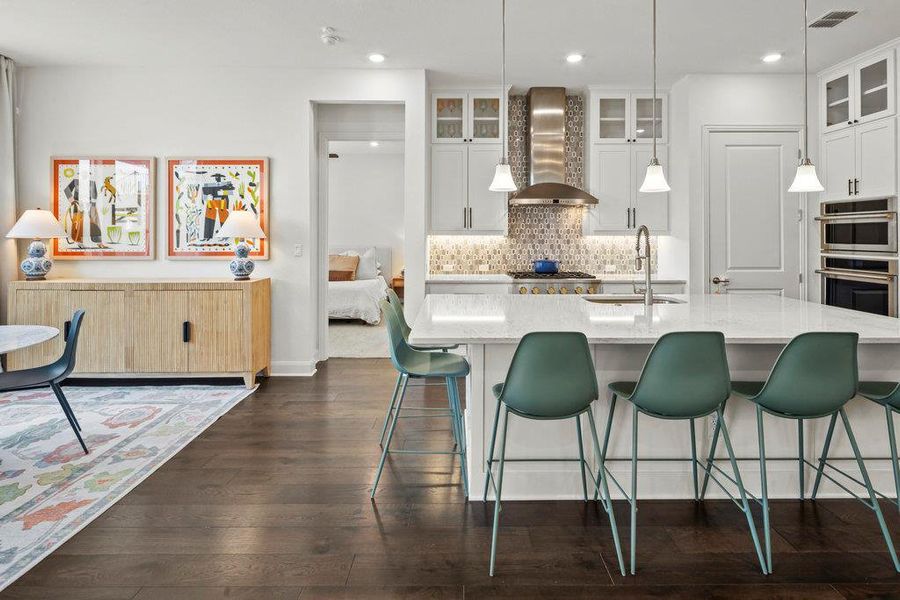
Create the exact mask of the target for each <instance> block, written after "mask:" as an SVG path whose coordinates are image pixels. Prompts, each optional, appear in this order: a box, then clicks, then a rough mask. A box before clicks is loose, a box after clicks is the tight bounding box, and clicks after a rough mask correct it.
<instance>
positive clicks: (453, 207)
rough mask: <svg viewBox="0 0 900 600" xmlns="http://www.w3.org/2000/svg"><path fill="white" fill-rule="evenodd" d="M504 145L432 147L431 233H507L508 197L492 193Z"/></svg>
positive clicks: (448, 145) (447, 145) (503, 194)
mask: <svg viewBox="0 0 900 600" xmlns="http://www.w3.org/2000/svg"><path fill="white" fill-rule="evenodd" d="M501 152H502V149H501V146H500V144H491V145H488V144H484V145H471V146H470V145H464V144H456V145H451V144H446V145H437V144H435V145H433V146H432V147H431V228H430V229H431V232H432V233H444V234H468V235H502V234H504V233H506V210H507V199H506V194H505V193H502V192H492V191H490V190H488V187H489V186H490V184H491V180H492V179H493V177H494V168H495V167H496V166H497V163H498V162H499V161H500V153H501Z"/></svg>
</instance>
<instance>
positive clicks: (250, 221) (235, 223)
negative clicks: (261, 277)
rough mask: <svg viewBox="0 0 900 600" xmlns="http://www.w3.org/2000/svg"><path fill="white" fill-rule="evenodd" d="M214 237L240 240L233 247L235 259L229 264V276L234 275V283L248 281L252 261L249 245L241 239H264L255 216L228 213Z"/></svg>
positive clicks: (241, 211)
mask: <svg viewBox="0 0 900 600" xmlns="http://www.w3.org/2000/svg"><path fill="white" fill-rule="evenodd" d="M216 237H220V238H242V239H241V241H240V243H238V245H237V246H235V247H234V256H235V259H234V260H233V261H231V262H230V263H229V265H228V266H229V267H230V268H231V274H232V275H234V280H235V281H246V280H248V279H250V273H252V272H253V267H254V266H255V265H254V264H253V259H251V258H248V257H249V256H250V245H249V244H247V242H245V241H244V240H243V238H258V239H260V238H264V237H266V234H265V232H263V230H262V227H260V226H259V221H257V220H256V215H255V214H253V213H252V212H250V211H249V210H234V211H231V213H229V215H228V218H227V219H225V222H224V223H222V226H221V227H220V228H219V231H218V233H216Z"/></svg>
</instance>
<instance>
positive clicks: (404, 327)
mask: <svg viewBox="0 0 900 600" xmlns="http://www.w3.org/2000/svg"><path fill="white" fill-rule="evenodd" d="M387 298H388V302H390V305H391V307H393V308H394V309H395V311H394V312H395V313H396V315H397V318H398V319H399V320H400V332H401V333H402V335H403V339H405V340H407V341H408V340H409V332H410V331H412V328H410V326H409V324H408V323H407V322H406V317H405V316H404V315H403V301H402V300H400V297H399V296H397V292H395V291H394V290H392V289H390V288H388V291H387ZM385 318H387V316H385ZM410 347H411V348H413V349H415V350H426V351H430V352H436V351H440V352H447V351H449V350H455V349H456V348H459V344H454V345H450V346H412V345H410ZM402 379H403V374H402V373H397V382H396V383H395V384H394V392H393V394H391V402H390V404H388V409H387V411H385V414H384V422H383V423H382V424H381V436H380V437H379V438H378V445H379V446H380V447H381V448H384V434H385V433H387V428H388V424H389V423H390V421H391V417H393V415H394V410H395V408H396V404H397V399H398V395H399V392H400V383H401V380H402ZM442 385H444V384H443V383H428V382H426V381H422V383H409V381H407V387H428V386H442ZM407 410H414V411H417V412H420V413H427V412H436V413H437V412H439V413H443V414H446V411H443V409H437V408H413V409H409V408H408V409H407ZM420 416H434V415H420Z"/></svg>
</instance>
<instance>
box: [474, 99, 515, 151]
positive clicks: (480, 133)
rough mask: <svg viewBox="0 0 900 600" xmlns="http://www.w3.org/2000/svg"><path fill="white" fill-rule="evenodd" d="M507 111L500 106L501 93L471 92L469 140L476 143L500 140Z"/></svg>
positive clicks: (490, 142)
mask: <svg viewBox="0 0 900 600" xmlns="http://www.w3.org/2000/svg"><path fill="white" fill-rule="evenodd" d="M505 114H506V111H504V110H503V107H502V106H500V94H499V93H490V92H488V93H483V92H472V93H470V94H469V115H470V118H469V131H468V136H469V140H471V141H472V142H474V143H476V144H496V143H497V142H500V141H501V139H500V123H501V122H502V119H503V117H504V116H505Z"/></svg>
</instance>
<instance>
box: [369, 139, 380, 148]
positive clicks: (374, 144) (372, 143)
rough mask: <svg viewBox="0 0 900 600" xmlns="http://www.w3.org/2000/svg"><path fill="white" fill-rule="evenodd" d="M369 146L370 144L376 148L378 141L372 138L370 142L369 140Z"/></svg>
mask: <svg viewBox="0 0 900 600" xmlns="http://www.w3.org/2000/svg"><path fill="white" fill-rule="evenodd" d="M369 146H371V147H372V148H377V147H378V142H376V141H375V140H372V141H371V142H369Z"/></svg>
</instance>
